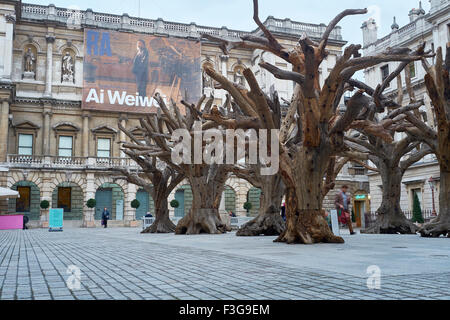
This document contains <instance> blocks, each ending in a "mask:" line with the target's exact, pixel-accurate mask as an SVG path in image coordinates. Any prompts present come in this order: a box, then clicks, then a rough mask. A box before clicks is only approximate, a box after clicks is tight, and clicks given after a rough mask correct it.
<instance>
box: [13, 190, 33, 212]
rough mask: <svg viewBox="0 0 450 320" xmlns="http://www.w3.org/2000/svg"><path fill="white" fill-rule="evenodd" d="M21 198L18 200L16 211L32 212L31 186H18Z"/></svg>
mask: <svg viewBox="0 0 450 320" xmlns="http://www.w3.org/2000/svg"><path fill="white" fill-rule="evenodd" d="M17 191H18V192H19V195H20V198H19V199H17V200H16V212H18V213H26V212H30V204H31V200H30V199H31V188H30V187H17Z"/></svg>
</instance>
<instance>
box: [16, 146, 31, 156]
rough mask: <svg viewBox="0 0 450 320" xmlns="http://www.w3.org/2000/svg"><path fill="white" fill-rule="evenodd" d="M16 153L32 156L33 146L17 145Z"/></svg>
mask: <svg viewBox="0 0 450 320" xmlns="http://www.w3.org/2000/svg"><path fill="white" fill-rule="evenodd" d="M18 153H19V155H21V156H32V155H33V148H28V147H25V148H24V147H19V150H18Z"/></svg>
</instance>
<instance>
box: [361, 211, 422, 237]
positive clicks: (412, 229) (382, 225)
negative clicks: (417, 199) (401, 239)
mask: <svg viewBox="0 0 450 320" xmlns="http://www.w3.org/2000/svg"><path fill="white" fill-rule="evenodd" d="M417 230H418V227H417V226H416V225H415V224H414V223H412V222H411V221H409V220H408V219H406V217H405V216H395V217H391V216H388V215H386V214H379V216H378V218H377V221H376V222H375V225H374V226H372V227H370V228H367V229H365V230H361V233H362V234H416V233H417Z"/></svg>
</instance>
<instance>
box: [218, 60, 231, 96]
mask: <svg viewBox="0 0 450 320" xmlns="http://www.w3.org/2000/svg"><path fill="white" fill-rule="evenodd" d="M228 58H229V56H227V55H221V56H220V60H221V62H222V75H223V76H224V77H225V78H227V79H228ZM221 91H222V104H224V103H225V101H226V99H227V97H226V94H225V92H224V90H221Z"/></svg>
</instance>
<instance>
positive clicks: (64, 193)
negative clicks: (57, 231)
mask: <svg viewBox="0 0 450 320" xmlns="http://www.w3.org/2000/svg"><path fill="white" fill-rule="evenodd" d="M58 209H64V212H71V211H72V188H58Z"/></svg>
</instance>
